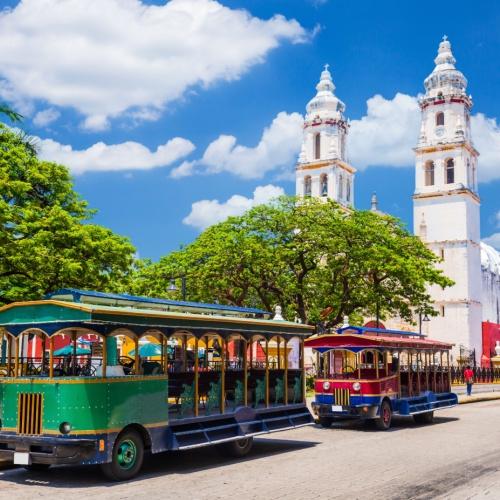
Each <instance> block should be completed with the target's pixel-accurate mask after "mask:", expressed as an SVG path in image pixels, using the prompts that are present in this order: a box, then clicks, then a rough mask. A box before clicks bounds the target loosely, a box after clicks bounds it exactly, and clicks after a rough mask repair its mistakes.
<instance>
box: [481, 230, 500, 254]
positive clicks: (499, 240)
mask: <svg viewBox="0 0 500 500" xmlns="http://www.w3.org/2000/svg"><path fill="white" fill-rule="evenodd" d="M483 241H484V242H485V243H486V244H487V245H490V246H492V247H493V248H496V249H497V250H498V251H500V233H493V234H492V235H491V236H488V237H487V238H483Z"/></svg>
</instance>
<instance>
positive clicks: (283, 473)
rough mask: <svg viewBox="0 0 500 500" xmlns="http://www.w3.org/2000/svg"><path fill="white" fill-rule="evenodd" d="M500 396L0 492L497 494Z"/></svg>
mask: <svg viewBox="0 0 500 500" xmlns="http://www.w3.org/2000/svg"><path fill="white" fill-rule="evenodd" d="M499 422H500V401H489V402H484V403H475V404H469V405H460V406H459V407H456V408H453V409H450V410H445V411H442V412H440V413H438V414H437V416H436V420H435V423H434V424H433V425H429V426H417V425H416V424H414V423H413V422H412V421H411V420H407V419H399V420H398V421H397V422H395V426H394V427H393V428H392V429H391V430H389V431H388V432H380V431H375V430H374V429H372V428H369V427H366V426H364V425H358V424H354V425H353V424H350V425H338V426H336V427H334V428H332V429H322V428H319V427H306V428H302V429H298V430H296V431H287V432H282V433H277V434H273V435H272V436H269V437H266V438H262V439H258V440H256V443H255V446H254V449H253V451H252V452H251V454H250V455H249V456H248V457H246V458H245V459H241V460H229V459H226V458H222V457H220V456H219V455H218V454H217V453H216V452H215V451H214V450H212V449H209V448H206V449H201V450H198V451H190V452H182V453H170V454H162V455H156V456H153V457H151V458H149V459H148V460H147V462H146V464H145V467H144V470H143V472H142V474H141V475H140V477H138V478H137V479H136V480H134V481H131V482H128V483H121V484H114V483H108V482H106V481H105V480H104V479H103V477H102V476H101V474H100V471H99V469H98V468H96V467H82V468H77V467H54V468H52V469H50V470H49V471H47V472H44V473H28V472H26V471H24V470H23V469H14V470H8V471H3V472H0V499H4V498H5V499H9V500H12V499H16V500H17V499H24V498H30V499H31V498H51V499H58V498H64V499H68V498H74V499H82V498H93V499H98V498H105V499H107V500H111V499H118V498H119V499H122V498H127V499H128V498H130V499H132V498H133V499H139V498H149V499H150V500H153V499H155V498H162V499H163V498H173V499H176V500H180V499H184V498H189V499H222V498H224V499H225V498H231V499H233V498H234V499H238V500H239V499H247V498H249V499H250V498H256V499H257V498H259V499H260V498H265V499H285V498H286V499H306V498H307V499H333V498H342V499H345V498H349V499H352V498H359V499H373V498H380V499H384V500H385V499H417V498H418V499H424V498H451V499H453V500H455V499H462V498H463V499H465V498H488V499H492V500H494V499H497V498H500V425H499Z"/></svg>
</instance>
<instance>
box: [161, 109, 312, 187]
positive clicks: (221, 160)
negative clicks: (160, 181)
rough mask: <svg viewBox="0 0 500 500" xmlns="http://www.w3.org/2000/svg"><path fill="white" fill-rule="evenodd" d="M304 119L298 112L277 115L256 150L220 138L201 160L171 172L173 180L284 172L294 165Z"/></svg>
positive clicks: (255, 176) (233, 139)
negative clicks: (200, 175) (194, 175)
mask: <svg viewBox="0 0 500 500" xmlns="http://www.w3.org/2000/svg"><path fill="white" fill-rule="evenodd" d="M302 124H303V118H302V116H301V115H300V114H299V113H291V114H288V113H286V112H284V111H282V112H280V113H278V115H276V117H275V118H274V120H273V121H272V123H271V125H269V127H266V128H265V129H264V131H263V133H262V137H261V138H260V141H259V143H258V144H257V145H256V146H255V147H248V146H242V145H240V144H238V140H237V138H236V137H234V136H232V135H220V136H219V137H218V138H217V139H215V140H214V141H213V142H211V143H210V144H209V145H208V147H207V149H206V150H205V152H204V153H203V157H202V158H200V159H199V160H196V161H194V162H189V163H184V164H182V165H181V166H180V167H178V168H176V169H174V170H173V171H172V173H171V176H172V177H174V178H179V177H184V176H186V175H193V174H195V173H208V174H217V173H221V172H228V173H231V174H234V175H237V176H238V177H242V178H244V179H260V178H262V177H263V176H264V175H265V174H267V173H268V172H270V171H272V170H277V171H278V172H279V173H283V171H286V170H287V169H289V168H290V167H292V166H293V165H294V164H295V161H296V160H297V154H298V152H299V150H300V145H301V140H302Z"/></svg>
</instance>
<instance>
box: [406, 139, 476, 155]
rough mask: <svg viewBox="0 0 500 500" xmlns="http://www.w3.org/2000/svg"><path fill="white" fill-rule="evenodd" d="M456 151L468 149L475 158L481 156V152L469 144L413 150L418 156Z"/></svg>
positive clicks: (458, 143) (440, 145)
mask: <svg viewBox="0 0 500 500" xmlns="http://www.w3.org/2000/svg"><path fill="white" fill-rule="evenodd" d="M454 149H466V150H467V151H469V153H471V154H473V155H474V156H476V157H477V156H479V152H478V151H477V150H476V149H475V148H474V147H472V146H471V145H470V144H469V143H467V142H454V143H451V144H435V145H433V146H423V147H416V148H413V151H415V154H417V155H423V154H426V153H435V152H437V151H452V150H454Z"/></svg>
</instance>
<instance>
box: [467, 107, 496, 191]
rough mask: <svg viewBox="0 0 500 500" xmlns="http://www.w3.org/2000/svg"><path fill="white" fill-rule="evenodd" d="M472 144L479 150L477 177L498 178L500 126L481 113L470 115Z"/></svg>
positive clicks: (483, 178)
mask: <svg viewBox="0 0 500 500" xmlns="http://www.w3.org/2000/svg"><path fill="white" fill-rule="evenodd" d="M471 130H472V137H473V138H474V146H475V148H476V149H477V150H478V151H479V154H480V156H479V166H478V177H479V180H480V181H481V182H488V181H492V180H494V179H500V127H499V126H498V123H497V121H496V119H494V118H487V117H486V116H484V115H483V113H478V114H477V115H473V116H472V117H471Z"/></svg>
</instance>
